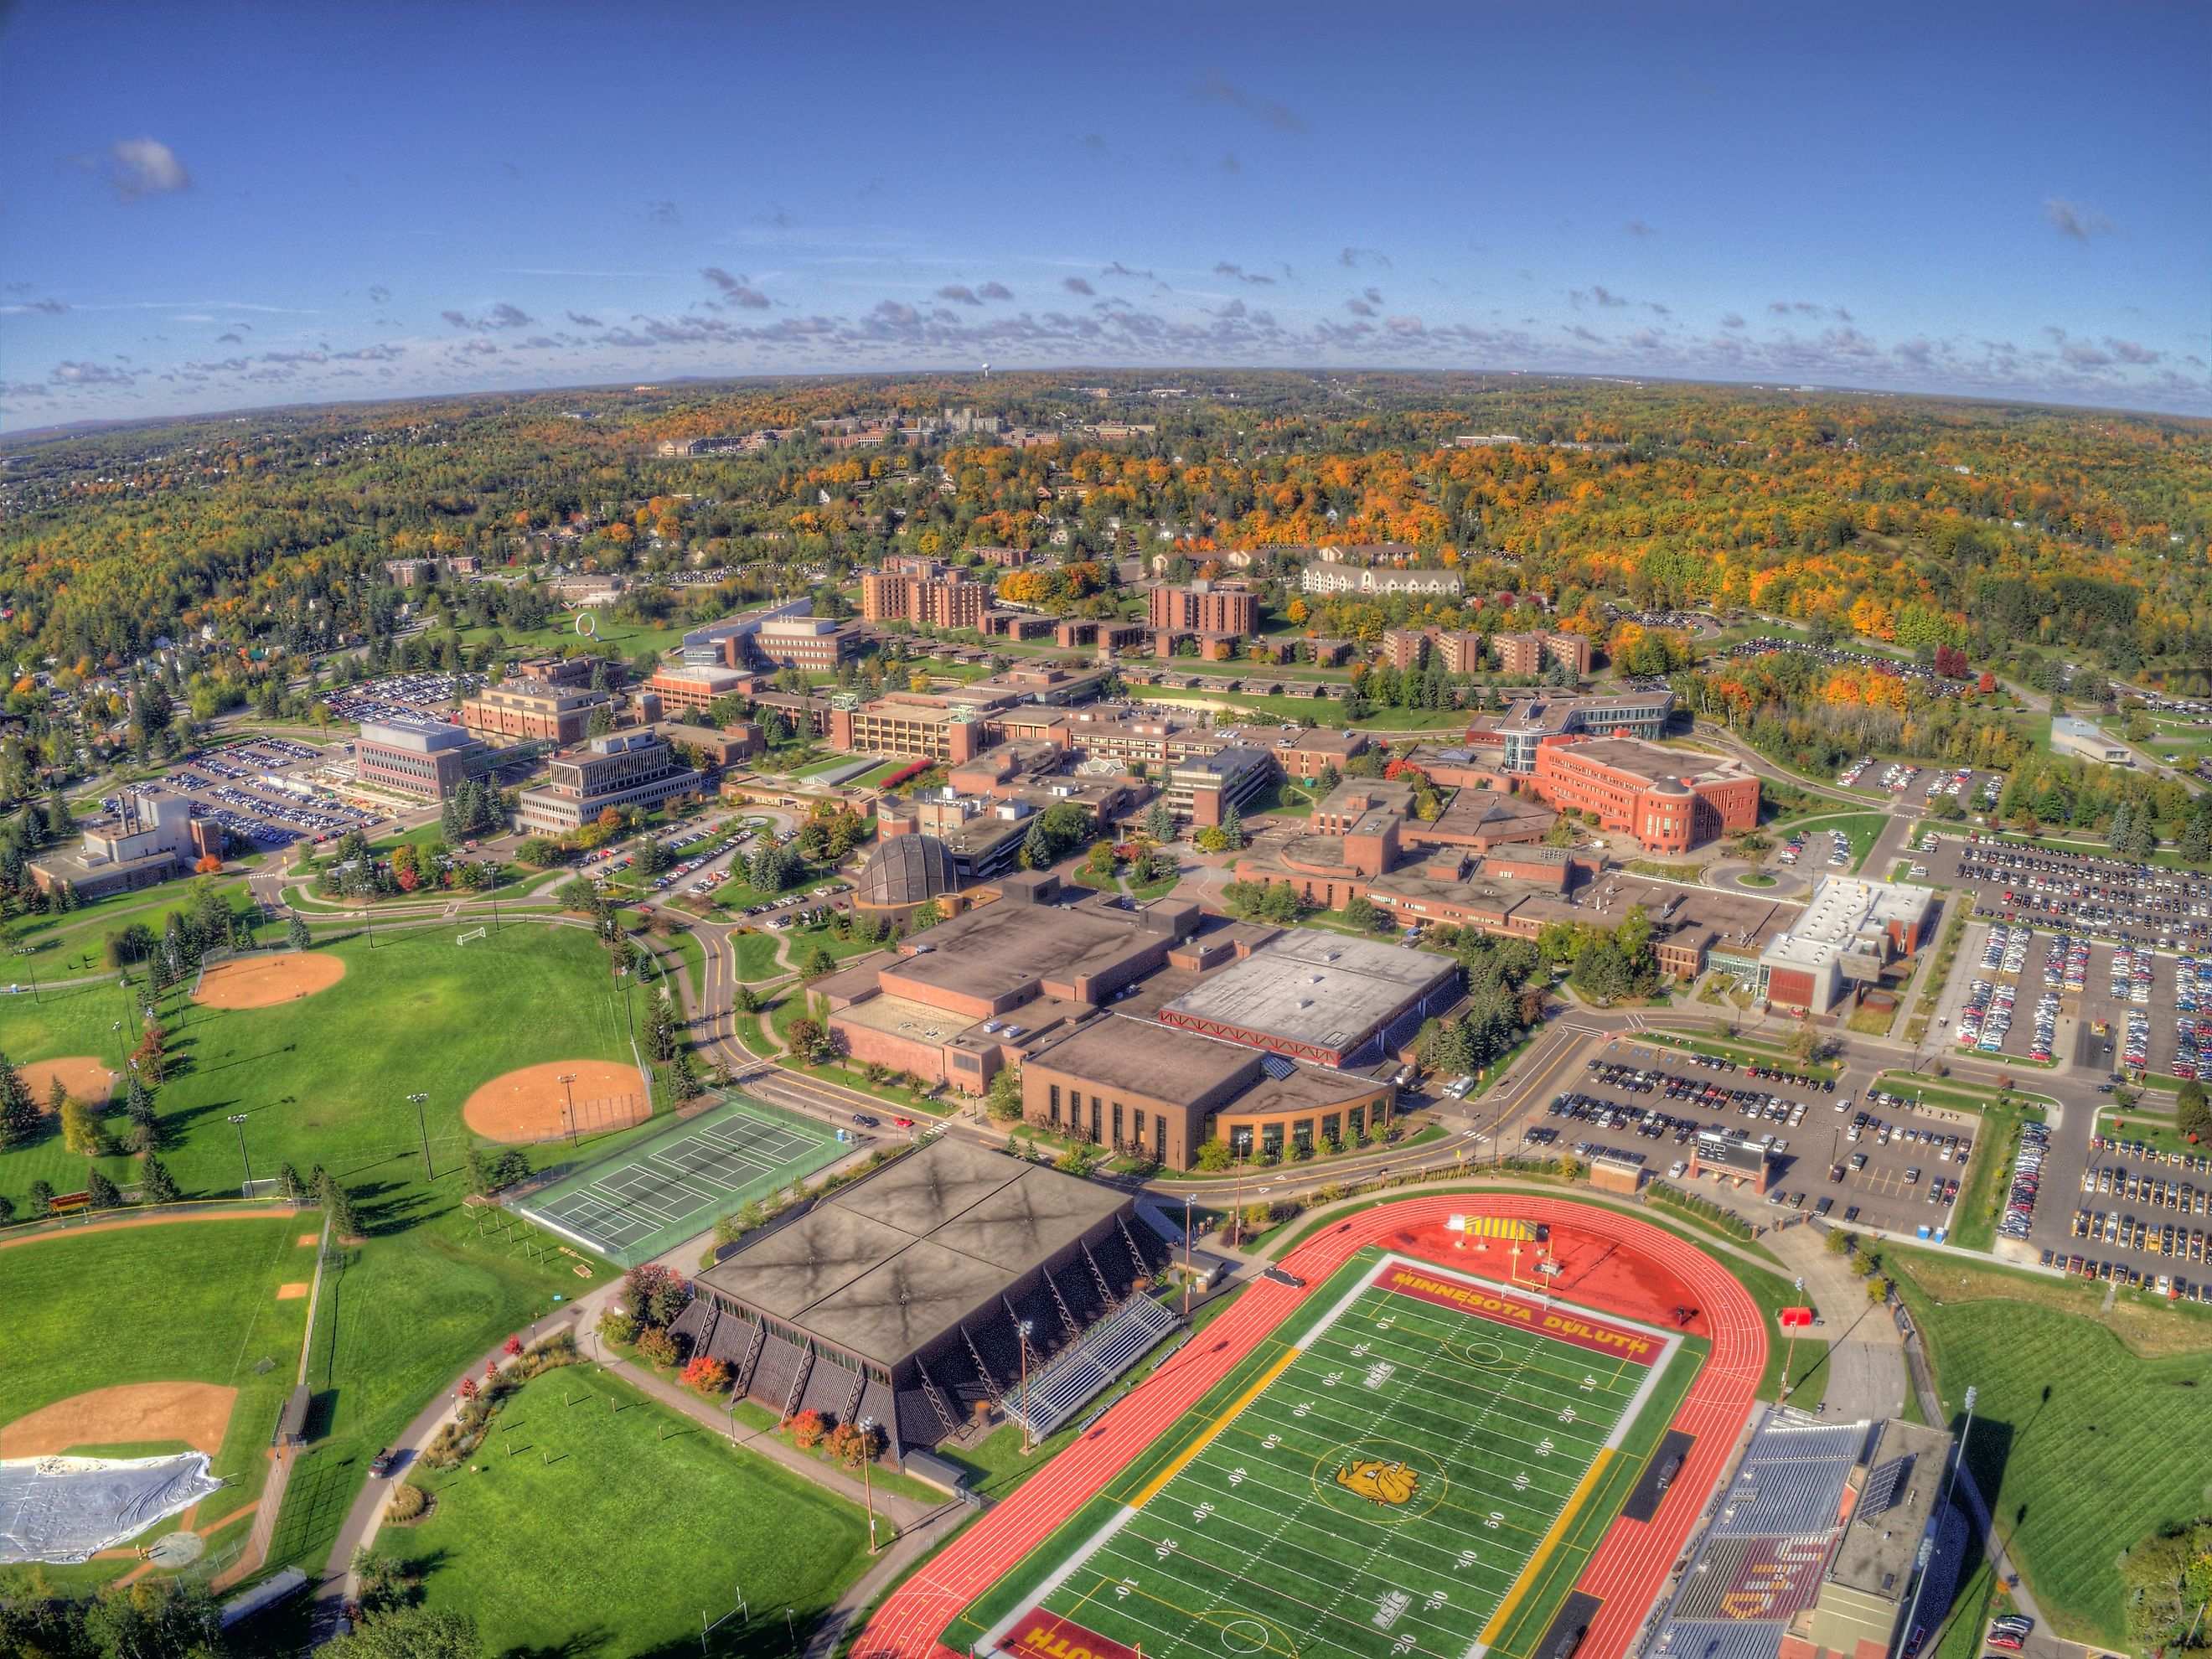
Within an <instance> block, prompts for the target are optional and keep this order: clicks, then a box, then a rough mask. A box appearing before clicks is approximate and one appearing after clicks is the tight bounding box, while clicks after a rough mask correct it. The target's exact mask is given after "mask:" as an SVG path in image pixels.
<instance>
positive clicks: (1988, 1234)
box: [1950, 1101, 2067, 1250]
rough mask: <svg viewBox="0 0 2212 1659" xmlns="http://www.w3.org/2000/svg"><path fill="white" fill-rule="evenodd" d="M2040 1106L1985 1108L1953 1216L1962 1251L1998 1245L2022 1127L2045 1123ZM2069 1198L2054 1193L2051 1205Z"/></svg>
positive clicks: (1993, 1104)
mask: <svg viewBox="0 0 2212 1659" xmlns="http://www.w3.org/2000/svg"><path fill="white" fill-rule="evenodd" d="M2043 1116H2044V1112H2043V1108H2041V1107H2040V1106H2027V1105H2022V1104H2020V1103H2013V1102H2008V1103H2005V1104H2003V1105H1999V1104H1998V1103H1996V1102H1995V1101H1991V1102H1990V1103H1989V1104H1987V1105H1985V1106H1984V1107H1983V1108H1982V1127H1980V1128H1979V1129H1978V1130H1977V1131H1976V1132H1975V1134H1974V1156H1973V1159H1972V1165H1971V1167H1970V1168H1969V1169H1968V1170H1967V1171H1966V1179H1965V1180H1964V1181H1962V1182H1960V1183H1959V1202H1958V1205H1957V1206H1956V1207H1955V1208H1954V1209H1953V1211H1952V1212H1951V1238H1950V1242H1951V1243H1954V1244H1956V1245H1958V1246H1959V1247H1960V1249H1967V1250H1986V1249H1990V1247H1991V1246H1992V1245H1994V1244H1995V1243H1996V1236H1997V1218H1998V1217H1999V1216H2000V1215H2001V1214H2002V1212H2003V1211H2004V1200H2005V1194H2006V1193H2007V1191H2008V1189H2009V1188H2010V1186H2011V1176H2012V1159H2013V1153H2014V1152H2015V1151H2017V1150H2018V1146H2019V1141H2020V1126H2021V1124H2022V1123H2023V1122H2025V1121H2027V1119H2029V1118H2031V1117H2032V1118H2033V1119H2035V1120H2036V1121H2038V1122H2041V1121H2043ZM2066 1198H2067V1194H2063V1193H2054V1194H2051V1202H2052V1203H2053V1204H2054V1205H2058V1204H2063V1203H2064V1202H2065V1201H2066Z"/></svg>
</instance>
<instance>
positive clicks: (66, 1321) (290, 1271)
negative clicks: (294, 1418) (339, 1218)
mask: <svg viewBox="0 0 2212 1659" xmlns="http://www.w3.org/2000/svg"><path fill="white" fill-rule="evenodd" d="M319 1225H320V1224H319V1218H317V1217H314V1216H312V1215H308V1216H297V1217H295V1216H283V1217H272V1216H261V1217H251V1218H249V1217H243V1216H241V1217H239V1218H234V1219H228V1218H227V1219H224V1220H221V1221H176V1222H169V1223H166V1224H163V1225H158V1226H150V1227H122V1228H113V1229H109V1230H106V1231H96V1232H94V1231H88V1232H63V1233H56V1234H52V1235H51V1236H49V1237H44V1238H40V1239H38V1240H35V1241H33V1242H30V1243H21V1244H17V1245H15V1246H13V1247H11V1248H9V1249H4V1250H0V1307H4V1308H6V1309H7V1310H8V1313H7V1316H6V1317H5V1318H4V1319H0V1377H4V1378H5V1379H6V1384H5V1395H4V1400H0V1419H4V1420H5V1421H8V1422H13V1421H15V1419H18V1418H21V1417H23V1416H25V1415H27V1413H31V1412H34V1411H36V1410H38V1409H40V1407H45V1406H49V1405H52V1404H53V1403H54V1402H55V1401H61V1400H66V1399H69V1398H70V1396H72V1395H80V1394H84V1393H88V1392H89V1391H90V1390H92V1389H104V1388H110V1387H113V1386H115V1385H118V1384H122V1383H213V1384H215V1385H216V1386H217V1387H221V1388H229V1389H237V1390H238V1397H237V1399H236V1401H234V1403H233V1405H232V1407H231V1414H230V1425H229V1431H228V1434H227V1435H226V1436H225V1437H224V1439H223V1443H222V1452H221V1453H220V1455H217V1456H216V1457H215V1459H214V1460H213V1462H212V1465H211V1467H212V1468H213V1471H214V1473H215V1474H218V1475H222V1476H226V1477H228V1478H229V1479H230V1480H231V1481H232V1483H233V1484H232V1486H231V1487H230V1488H229V1489H228V1490H227V1491H225V1492H222V1493H221V1494H220V1495H218V1496H216V1498H211V1499H210V1500H208V1502H207V1504H204V1506H203V1511H204V1512H203V1515H202V1516H201V1519H202V1520H203V1521H205V1520H211V1519H213V1518H215V1517H216V1516H222V1515H228V1514H230V1513H232V1512H233V1511H234V1510H240V1509H242V1508H244V1507H246V1505H247V1504H251V1503H252V1501H253V1499H254V1498H256V1497H258V1495H259V1493H260V1491H261V1488H262V1485H263V1482H264V1479H265V1478H266V1476H267V1474H268V1468H269V1465H268V1462H267V1459H266V1458H265V1457H264V1455H263V1454H264V1451H265V1449H267V1447H268V1445H269V1442H270V1437H271V1435H272V1434H273V1433H274V1432H275V1431H276V1416H277V1413H278V1412H279V1411H281V1410H282V1409H283V1404H284V1400H285V1397H286V1395H289V1394H290V1392H291V1391H292V1387H293V1384H294V1383H295V1380H296V1378H297V1375H298V1370H299V1364H300V1345H301V1341H302V1340H304V1339H305V1336H306V1334H307V1303H306V1301H304V1300H302V1299H299V1298H293V1299H289V1300H284V1301H279V1300H278V1299H277V1296H276V1291H277V1287H278V1286H279V1285H284V1284H288V1283H289V1284H306V1283H307V1282H309V1281H310V1280H312V1279H313V1277H314V1272H315V1251H314V1247H313V1245H312V1244H310V1245H307V1246H305V1247H302V1246H301V1244H300V1243H299V1242H298V1240H299V1238H300V1236H301V1234H303V1233H309V1232H313V1231H315V1230H316V1229H317V1228H318V1227H319ZM264 1367H265V1368H264ZM169 1444H170V1445H175V1444H179V1443H169ZM102 1449H105V1450H113V1451H118V1452H121V1451H122V1450H123V1447H122V1446H121V1445H119V1444H118V1443H113V1442H109V1443H106V1445H104V1446H103V1447H102ZM159 1449H165V1448H164V1447H162V1446H156V1445H152V1444H147V1445H140V1446H137V1447H133V1448H131V1450H130V1452H129V1453H128V1454H127V1455H150V1454H151V1453H152V1452H154V1451H155V1450H159ZM179 1519H181V1517H178V1518H177V1519H172V1520H171V1521H169V1522H164V1523H162V1525H161V1527H160V1528H158V1531H173V1530H174V1529H175V1527H176V1525H177V1524H178V1520H179ZM245 1524H246V1523H243V1522H241V1523H240V1525H241V1527H242V1526H244V1525H245ZM150 1535H155V1534H149V1536H150ZM240 1535H242V1534H240ZM230 1536H231V1534H223V1535H222V1537H223V1540H224V1541H228V1539H229V1538H230ZM126 1565H129V1564H128V1563H122V1562H114V1561H105V1562H103V1561H92V1562H87V1563H85V1564H84V1565H82V1567H76V1568H70V1569H66V1570H64V1573H65V1576H67V1577H83V1578H91V1579H106V1578H109V1577H113V1576H114V1575H115V1574H116V1573H118V1572H119V1571H122V1570H123V1569H124V1567H125V1566H126ZM50 1571H52V1570H51V1569H50Z"/></svg>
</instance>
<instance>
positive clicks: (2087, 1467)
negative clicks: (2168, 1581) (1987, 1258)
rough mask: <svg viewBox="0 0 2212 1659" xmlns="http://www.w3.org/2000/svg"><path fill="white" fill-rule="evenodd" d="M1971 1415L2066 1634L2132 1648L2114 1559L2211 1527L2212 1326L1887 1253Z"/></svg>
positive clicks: (1941, 1376) (2003, 1512)
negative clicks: (2179, 1527)
mask: <svg viewBox="0 0 2212 1659" xmlns="http://www.w3.org/2000/svg"><path fill="white" fill-rule="evenodd" d="M1885 1259H1886V1261H1887V1265H1888V1267H1889V1268H1890V1270H1891V1271H1893V1272H1894V1273H1895V1274H1896V1277H1897V1279H1898V1284H1899V1290H1900V1291H1901V1293H1902V1294H1903V1295H1904V1297H1905V1301H1906V1304H1907V1305H1908V1306H1909V1307H1910V1308H1911V1312H1912V1316H1913V1318H1914V1320H1915V1321H1916V1322H1917V1323H1918V1325H1919V1327H1920V1330H1921V1333H1922V1335H1923V1339H1924V1340H1925V1341H1926V1343H1927V1345H1928V1352H1929V1359H1930V1361H1931V1362H1932V1363H1933V1364H1934V1367H1935V1370H1936V1381H1937V1384H1938V1387H1939V1389H1941V1391H1942V1397H1943V1406H1944V1409H1945V1411H1946V1412H1947V1413H1950V1414H1952V1415H1953V1416H1954V1419H1955V1417H1956V1416H1957V1414H1958V1413H1960V1412H1961V1411H1962V1410H1963V1407H1964V1398H1965V1393H1966V1387H1967V1385H1968V1384H1969V1383H1971V1384H1972V1385H1973V1386H1974V1387H1975V1388H1976V1389H1978V1395H1979V1398H1978V1405H1977V1408H1976V1414H1975V1418H1974V1426H1973V1431H1972V1435H1971V1437H1969V1440H1968V1443H1967V1452H1966V1455H1967V1457H1968V1460H1969V1462H1970V1463H1971V1465H1972V1468H1973V1471H1974V1477H1975V1480H1976V1481H1977V1483H1978V1485H1979V1486H1980V1487H1981V1490H1982V1493H1983V1496H1984V1498H1987V1499H1988V1500H1989V1503H1990V1509H1991V1510H1992V1511H1993V1513H1994V1515H1995V1517H1996V1522H1997V1525H1998V1528H1999V1529H2000V1531H2001V1532H2002V1534H2004V1535H2005V1541H2006V1544H2007V1547H2008V1549H2009V1550H2010V1552H2011V1553H2012V1556H2013V1559H2014V1560H2015V1562H2016V1563H2018V1564H2019V1565H2020V1567H2021V1572H2022V1573H2023V1575H2024V1576H2025V1577H2026V1579H2027V1585H2028V1588H2029V1589H2031V1590H2033V1592H2034V1595H2035V1598H2036V1600H2037V1601H2039V1602H2040V1603H2042V1606H2043V1609H2044V1612H2045V1614H2046V1615H2047V1616H2048V1617H2049V1619H2050V1620H2051V1625H2052V1626H2053V1627H2054V1628H2055V1630H2056V1632H2057V1633H2058V1634H2060V1635H2063V1636H2067V1637H2070V1638H2075V1639H2079V1640H2087V1641H2096V1642H2101V1643H2105V1644H2112V1645H2122V1644H2124V1641H2125V1631H2124V1622H2123V1609H2122V1606H2121V1595H2120V1583H2119V1577H2118V1574H2117V1573H2115V1572H2114V1571H2112V1561H2113V1558H2114V1557H2115V1556H2116V1555H2118V1553H2119V1552H2120V1551H2122V1550H2124V1549H2125V1548H2127V1547H2129V1546H2130V1545H2131V1544H2134V1543H2136V1541H2139V1540H2141V1539H2142V1538H2143V1537H2145V1536H2146V1535H2148V1534H2150V1533H2153V1532H2154V1531H2156V1530H2157V1529H2158V1528H2160V1527H2161V1526H2163V1525H2165V1524H2167V1523H2169V1522H2185V1521H2189V1520H2193V1519H2195V1518H2196V1517H2197V1516H2200V1515H2202V1514H2203V1508H2204V1495H2203V1486H2204V1464H2203V1459H2202V1458H2201V1457H2197V1456H2191V1455H2187V1454H2186V1451H2185V1449H2186V1448H2190V1447H2201V1446H2203V1444H2205V1443H2206V1440H2207V1437H2212V1389H2205V1388H2203V1387H2202V1386H2201V1384H2202V1383H2203V1377H2204V1374H2205V1366H2206V1364H2207V1362H2208V1358H2212V1317H2208V1316H2205V1315H2204V1314H2203V1312H2202V1311H2201V1310H2197V1309H2193V1308H2179V1307H2168V1306H2152V1305H2150V1300H2149V1299H2148V1298H2146V1297H2143V1296H2142V1294H2141V1293H2140V1292H2122V1294H2121V1296H2120V1297H2119V1299H2118V1304H2117V1305H2116V1306H2115V1307H2114V1309H2113V1310H2112V1313H2111V1314H2109V1315H2100V1313H2099V1311H2098V1310H2099V1308H2100V1304H2101V1303H2102V1301H2103V1298H2104V1294H2105V1291H2106V1288H2107V1287H2106V1286H2105V1285H2080V1284H2075V1283H2071V1282H2062V1281H2057V1280H2051V1279H2043V1278H2041V1277H2039V1276H2037V1275H2033V1274H2027V1273H2011V1272H2007V1271H2005V1270H2003V1269H2001V1268H1997V1267H1981V1266H1978V1265H1975V1264H1971V1263H1964V1262H1960V1261H1958V1260H1956V1259H1955V1258H1954V1257H1950V1256H1937V1255H1931V1254H1928V1253H1923V1252H1920V1251H1916V1250H1910V1249H1892V1250H1888V1251H1886V1252H1885Z"/></svg>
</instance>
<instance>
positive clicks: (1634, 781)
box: [1529, 738, 1759, 853]
mask: <svg viewBox="0 0 2212 1659" xmlns="http://www.w3.org/2000/svg"><path fill="white" fill-rule="evenodd" d="M1529 787H1530V788H1531V790H1532V791H1533V793H1534V794H1535V795H1536V797H1537V798H1538V799H1541V800H1542V801H1543V802H1544V803H1545V804H1546V805H1549V806H1551V807H1553V809H1555V810H1557V811H1563V812H1595V814H1596V815H1597V819H1598V823H1599V826H1600V827H1601V828H1602V829H1614V830H1626V831H1627V833H1629V834H1630V835H1632V836H1635V837H1636V839H1637V841H1638V842H1640V843H1641V844H1642V845H1643V846H1644V848H1645V849H1646V850H1647V851H1650V852H1654V853H1686V852H1688V851H1689V850H1690V849H1691V848H1694V847H1702V846H1703V845H1705V842H1709V841H1715V840H1717V839H1719V838H1720V837H1721V836H1734V835H1741V834H1742V833H1743V832H1744V831H1746V830H1748V829H1755V828H1757V826H1758V823H1759V778H1758V775H1756V774H1755V773H1753V772H1752V771H1751V770H1750V769H1748V768H1747V767H1745V766H1744V765H1743V764H1742V763H1741V762H1738V761H1734V760H1729V759H1725V758H1723V757H1718V756H1707V755H1692V754H1690V753H1687V752H1684V751H1677V750H1669V749H1656V748H1653V747H1652V746H1651V745H1650V744H1643V743H1638V742H1636V741H1635V740H1633V739H1632V738H1582V739H1573V738H1561V739H1559V740H1556V741H1553V742H1550V743H1546V744H1542V745H1541V746H1540V747H1539V748H1538V749H1537V750H1536V766H1535V771H1534V776H1533V779H1532V781H1531V783H1530V786H1529Z"/></svg>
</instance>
